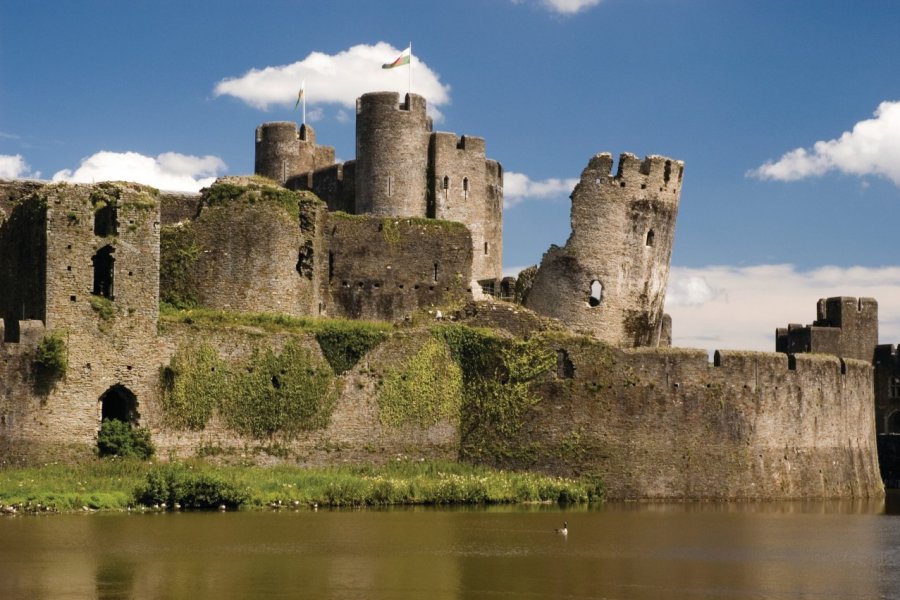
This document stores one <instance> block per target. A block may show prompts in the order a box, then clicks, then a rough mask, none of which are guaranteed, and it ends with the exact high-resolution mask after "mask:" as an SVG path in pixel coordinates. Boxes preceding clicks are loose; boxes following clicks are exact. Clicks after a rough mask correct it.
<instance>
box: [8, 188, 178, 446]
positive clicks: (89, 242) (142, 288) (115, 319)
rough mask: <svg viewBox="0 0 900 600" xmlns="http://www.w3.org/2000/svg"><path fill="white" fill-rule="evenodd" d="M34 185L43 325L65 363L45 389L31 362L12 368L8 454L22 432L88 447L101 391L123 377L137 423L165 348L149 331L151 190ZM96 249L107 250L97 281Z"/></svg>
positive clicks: (155, 274)
mask: <svg viewBox="0 0 900 600" xmlns="http://www.w3.org/2000/svg"><path fill="white" fill-rule="evenodd" d="M40 193H41V195H42V197H43V198H44V199H45V201H46V206H47V209H46V222H45V226H46V239H47V246H46V265H47V283H46V306H47V310H46V319H45V324H46V327H45V329H44V332H45V334H53V335H56V336H58V337H60V338H61V339H62V340H63V342H64V347H65V352H66V358H67V363H68V368H67V370H66V374H65V376H64V377H63V378H62V379H60V380H58V381H55V382H53V385H52V386H51V387H49V388H48V389H38V388H37V387H36V386H35V383H36V382H35V381H34V380H33V378H32V376H31V374H30V371H29V369H25V370H24V371H23V372H22V373H25V376H24V378H23V376H22V375H21V374H20V375H19V379H18V383H13V386H14V387H13V389H12V390H11V392H10V401H12V402H14V403H16V406H17V412H16V426H15V430H14V431H13V430H10V431H8V432H7V435H6V437H5V439H3V440H0V445H3V446H4V447H6V448H7V449H8V450H9V451H10V452H12V453H13V454H15V453H20V452H22V451H23V447H22V444H19V443H17V442H16V440H27V441H28V444H29V448H31V446H32V445H33V449H35V451H44V452H47V453H48V455H49V456H53V454H54V452H56V453H58V452H59V451H60V450H61V449H67V450H66V452H67V455H71V454H69V451H68V449H69V448H73V450H72V452H81V453H83V454H84V455H86V456H89V455H90V453H91V448H92V447H93V444H94V443H95V440H96V434H97V431H98V430H99V428H100V420H101V415H102V403H101V401H100V399H101V397H103V395H104V394H105V393H106V392H107V391H109V390H110V389H112V388H113V387H114V386H123V387H124V388H127V390H128V391H129V392H131V393H133V394H134V395H135V397H136V401H137V413H138V416H137V422H138V423H140V412H141V410H142V409H143V408H144V406H145V403H152V402H153V401H154V398H155V393H156V386H157V383H158V369H159V366H160V365H161V364H162V362H161V361H162V358H161V357H162V356H163V355H164V349H163V348H162V347H161V346H160V343H159V340H158V338H157V336H156V324H157V317H158V309H159V288H158V281H159V252H158V251H159V228H160V223H159V200H158V195H157V192H156V190H153V189H151V188H145V187H142V186H139V185H136V184H121V183H115V184H113V183H101V184H96V185H67V184H52V185H47V186H45V187H44V188H43V189H42V190H41V192H40ZM98 256H101V257H102V256H105V257H106V258H104V259H102V260H101V261H100V262H101V263H102V265H101V267H100V268H99V271H100V279H101V281H100V282H99V284H100V288H101V289H98V262H97V258H98ZM35 335H37V334H35ZM32 341H33V340H32ZM11 346H13V344H10V345H9V346H7V349H6V351H7V353H8V352H9V347H11ZM22 360H27V361H28V362H29V364H30V360H31V359H30V358H29V359H22ZM20 368H21V367H20ZM13 381H14V382H15V381H16V379H13ZM10 446H11V448H10Z"/></svg>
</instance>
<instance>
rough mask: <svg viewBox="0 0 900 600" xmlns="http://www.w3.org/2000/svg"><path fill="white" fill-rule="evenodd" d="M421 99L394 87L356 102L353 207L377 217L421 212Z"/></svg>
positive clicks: (424, 152) (425, 123)
mask: <svg viewBox="0 0 900 600" xmlns="http://www.w3.org/2000/svg"><path fill="white" fill-rule="evenodd" d="M430 132H431V121H430V119H429V118H428V117H427V116H426V114H425V98H423V97H422V96H419V95H418V94H407V95H406V98H405V100H404V102H402V103H401V102H400V96H399V94H397V93H396V92H373V93H369V94H363V95H362V96H361V97H360V98H358V99H357V101H356V209H357V212H358V213H359V214H363V213H368V214H373V215H376V216H379V217H425V215H426V208H427V201H426V195H427V179H426V171H427V161H428V139H429V134H430Z"/></svg>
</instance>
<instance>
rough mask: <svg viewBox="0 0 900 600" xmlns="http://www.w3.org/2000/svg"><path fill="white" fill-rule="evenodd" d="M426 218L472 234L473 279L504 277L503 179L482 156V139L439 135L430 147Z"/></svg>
mask: <svg viewBox="0 0 900 600" xmlns="http://www.w3.org/2000/svg"><path fill="white" fill-rule="evenodd" d="M429 155H430V157H429V161H430V162H429V165H430V169H429V173H430V175H431V176H430V178H429V182H428V187H429V208H428V216H429V217H434V218H436V219H445V220H447V221H458V222H460V223H463V224H465V225H466V226H467V227H468V228H469V231H471V232H472V277H473V278H474V280H475V281H476V282H477V281H484V280H491V281H492V282H494V281H496V280H499V279H500V278H501V277H502V276H503V244H502V240H503V230H502V215H503V183H502V182H503V175H502V168H501V167H500V163H498V162H497V161H493V160H488V159H486V158H485V143H484V138H480V137H472V136H468V135H464V136H462V137H457V136H456V135H455V134H453V133H445V132H437V133H433V134H432V135H431V143H430V148H429Z"/></svg>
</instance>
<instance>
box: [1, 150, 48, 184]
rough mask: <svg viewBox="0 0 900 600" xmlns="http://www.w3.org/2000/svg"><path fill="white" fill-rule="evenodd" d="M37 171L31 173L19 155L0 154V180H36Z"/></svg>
mask: <svg viewBox="0 0 900 600" xmlns="http://www.w3.org/2000/svg"><path fill="white" fill-rule="evenodd" d="M40 176H41V174H40V172H39V171H35V172H33V173H32V172H31V167H29V166H28V163H26V162H25V159H24V158H22V155H21V154H12V155H9V154H0V179H37V178H39V177H40Z"/></svg>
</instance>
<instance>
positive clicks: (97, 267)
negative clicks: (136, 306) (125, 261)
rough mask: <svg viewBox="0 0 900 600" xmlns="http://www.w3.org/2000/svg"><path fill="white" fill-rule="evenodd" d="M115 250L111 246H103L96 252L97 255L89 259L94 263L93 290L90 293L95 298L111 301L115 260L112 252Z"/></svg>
mask: <svg viewBox="0 0 900 600" xmlns="http://www.w3.org/2000/svg"><path fill="white" fill-rule="evenodd" d="M115 251H116V249H115V248H113V247H112V246H103V247H102V248H100V249H99V250H97V254H95V255H94V256H93V257H91V262H92V263H94V289H93V291H92V292H91V293H92V294H94V295H96V296H103V297H104V298H109V299H110V300H112V299H113V273H114V271H115V270H114V266H115V262H116V259H115V258H114V257H113V252H115Z"/></svg>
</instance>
